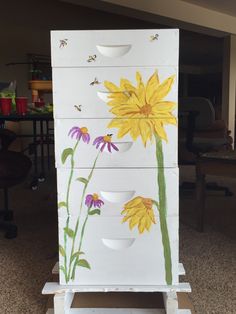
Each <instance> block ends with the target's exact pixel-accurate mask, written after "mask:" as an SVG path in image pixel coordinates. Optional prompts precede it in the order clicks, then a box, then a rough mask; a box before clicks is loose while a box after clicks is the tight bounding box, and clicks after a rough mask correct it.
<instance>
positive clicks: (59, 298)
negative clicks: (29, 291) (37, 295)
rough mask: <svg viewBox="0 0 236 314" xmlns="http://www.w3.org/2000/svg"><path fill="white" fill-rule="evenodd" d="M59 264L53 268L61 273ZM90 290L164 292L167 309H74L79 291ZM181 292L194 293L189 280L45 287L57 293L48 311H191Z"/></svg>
mask: <svg viewBox="0 0 236 314" xmlns="http://www.w3.org/2000/svg"><path fill="white" fill-rule="evenodd" d="M58 273H59V269H58V263H56V265H55V266H54V268H53V270H52V274H53V275H58ZM179 275H185V269H184V267H183V264H181V263H180V264H179ZM86 292H98V293H99V292H103V293H104V292H120V293H121V292H148V293H153V292H160V293H162V296H163V302H164V307H165V308H164V309H153V308H152V309H149V308H148V309H143V308H142V309H140V308H100V307H99V308H82V307H81V308H78V307H77V308H72V302H73V300H74V297H75V294H76V293H86ZM177 292H185V293H186V292H187V293H189V292H191V287H190V284H189V283H185V282H182V283H179V284H178V285H172V286H167V285H166V286H165V285H163V286H132V287H129V286H107V287H104V286H98V285H96V286H95V285H94V286H72V285H60V284H59V283H58V282H47V283H46V284H45V286H44V288H43V290H42V294H43V295H54V297H53V305H54V309H52V308H50V309H48V310H47V312H46V314H164V313H166V314H191V310H188V309H179V302H178V297H177Z"/></svg>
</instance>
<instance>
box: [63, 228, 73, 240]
mask: <svg viewBox="0 0 236 314" xmlns="http://www.w3.org/2000/svg"><path fill="white" fill-rule="evenodd" d="M64 231H65V233H66V234H67V235H68V236H69V237H70V238H73V237H74V235H75V233H74V231H73V230H72V229H70V228H69V227H65V228H64Z"/></svg>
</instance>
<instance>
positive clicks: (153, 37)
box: [150, 34, 159, 41]
mask: <svg viewBox="0 0 236 314" xmlns="http://www.w3.org/2000/svg"><path fill="white" fill-rule="evenodd" d="M158 37H159V35H158V34H155V35H152V36H150V41H154V40H158Z"/></svg>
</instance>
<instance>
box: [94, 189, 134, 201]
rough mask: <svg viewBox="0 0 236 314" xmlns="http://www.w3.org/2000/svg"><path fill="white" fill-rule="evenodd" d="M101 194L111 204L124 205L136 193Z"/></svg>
mask: <svg viewBox="0 0 236 314" xmlns="http://www.w3.org/2000/svg"><path fill="white" fill-rule="evenodd" d="M100 193H101V196H102V197H103V198H104V199H105V200H106V201H108V202H110V203H123V202H126V201H128V200H129V199H131V198H132V197H133V196H134V194H135V191H101V192H100Z"/></svg>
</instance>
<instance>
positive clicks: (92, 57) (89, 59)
mask: <svg viewBox="0 0 236 314" xmlns="http://www.w3.org/2000/svg"><path fill="white" fill-rule="evenodd" d="M96 58H97V56H96V55H93V56H89V58H88V60H87V62H92V61H96Z"/></svg>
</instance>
